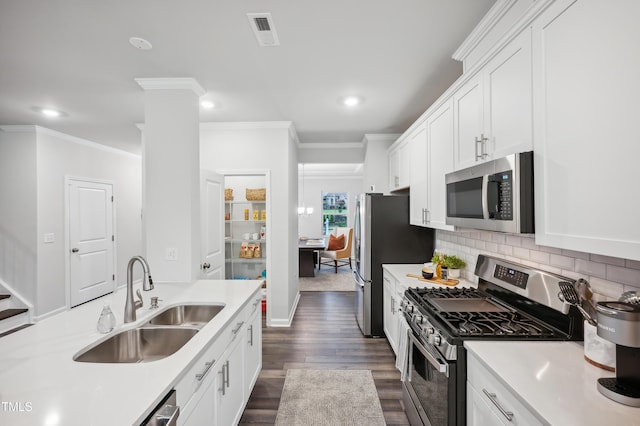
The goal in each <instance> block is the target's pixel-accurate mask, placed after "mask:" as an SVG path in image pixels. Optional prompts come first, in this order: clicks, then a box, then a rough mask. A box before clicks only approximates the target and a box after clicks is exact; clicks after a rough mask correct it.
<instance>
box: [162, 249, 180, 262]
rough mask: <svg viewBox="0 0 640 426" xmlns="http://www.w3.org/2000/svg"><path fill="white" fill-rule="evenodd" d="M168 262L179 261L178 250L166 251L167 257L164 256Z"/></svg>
mask: <svg viewBox="0 0 640 426" xmlns="http://www.w3.org/2000/svg"><path fill="white" fill-rule="evenodd" d="M164 257H165V259H166V260H171V261H174V260H178V249H177V248H168V249H166V250H165V255H164Z"/></svg>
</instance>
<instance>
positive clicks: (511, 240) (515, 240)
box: [506, 235, 522, 247]
mask: <svg viewBox="0 0 640 426" xmlns="http://www.w3.org/2000/svg"><path fill="white" fill-rule="evenodd" d="M506 242H507V244H509V245H510V246H514V247H522V238H520V237H518V236H516V235H507V236H506Z"/></svg>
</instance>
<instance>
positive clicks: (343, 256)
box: [318, 228, 353, 274]
mask: <svg viewBox="0 0 640 426" xmlns="http://www.w3.org/2000/svg"><path fill="white" fill-rule="evenodd" d="M332 234H333V236H334V237H338V236H340V235H344V248H343V249H341V250H320V252H319V253H318V269H320V265H329V266H333V267H334V268H335V269H336V274H337V273H338V267H340V266H345V265H349V269H353V267H352V266H351V242H352V241H353V228H334V230H333V232H332ZM322 258H325V259H329V260H325V261H324V262H323V261H322Z"/></svg>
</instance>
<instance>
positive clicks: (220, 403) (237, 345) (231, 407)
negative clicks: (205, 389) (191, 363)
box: [215, 327, 245, 426]
mask: <svg viewBox="0 0 640 426" xmlns="http://www.w3.org/2000/svg"><path fill="white" fill-rule="evenodd" d="M244 329H245V327H241V328H240V329H239V330H238V333H237V334H238V335H237V336H236V338H235V340H234V341H233V343H232V344H231V348H232V349H231V350H230V351H229V352H227V356H226V357H224V358H223V360H222V362H220V363H219V364H217V365H219V368H218V369H217V371H216V373H217V374H216V378H215V379H216V404H215V410H216V413H215V416H216V424H218V425H220V426H222V425H235V424H237V423H238V421H239V420H240V417H241V416H242V409H243V407H244V375H243V374H244V347H245V345H244V344H242V340H243V339H242V338H241V337H240V336H241V335H242V334H243V330H244Z"/></svg>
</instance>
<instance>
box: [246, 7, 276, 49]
mask: <svg viewBox="0 0 640 426" xmlns="http://www.w3.org/2000/svg"><path fill="white" fill-rule="evenodd" d="M247 18H249V24H250V25H251V29H252V30H253V34H254V35H255V36H256V40H258V44H259V45H260V46H279V45H280V41H279V40H278V34H277V33H276V28H275V25H273V18H272V17H271V14H270V13H247Z"/></svg>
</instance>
